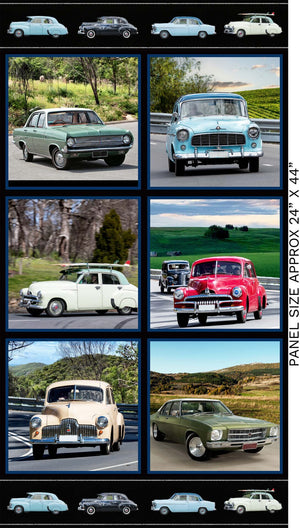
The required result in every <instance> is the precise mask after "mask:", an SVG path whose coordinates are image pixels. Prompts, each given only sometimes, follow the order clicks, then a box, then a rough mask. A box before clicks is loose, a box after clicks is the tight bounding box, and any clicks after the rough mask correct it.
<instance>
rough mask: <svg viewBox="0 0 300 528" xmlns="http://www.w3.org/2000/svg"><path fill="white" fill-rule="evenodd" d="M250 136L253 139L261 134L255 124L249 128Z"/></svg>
mask: <svg viewBox="0 0 300 528" xmlns="http://www.w3.org/2000/svg"><path fill="white" fill-rule="evenodd" d="M248 136H249V138H251V139H256V138H258V136H259V128H257V127H254V126H252V127H249V128H248Z"/></svg>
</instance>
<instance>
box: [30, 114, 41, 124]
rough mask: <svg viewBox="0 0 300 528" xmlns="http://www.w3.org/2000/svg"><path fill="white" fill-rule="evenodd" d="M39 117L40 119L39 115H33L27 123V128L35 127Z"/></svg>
mask: <svg viewBox="0 0 300 528" xmlns="http://www.w3.org/2000/svg"><path fill="white" fill-rule="evenodd" d="M39 117H40V114H33V116H32V117H31V119H30V121H29V123H28V125H27V126H29V127H36V126H37V123H38V120H39Z"/></svg>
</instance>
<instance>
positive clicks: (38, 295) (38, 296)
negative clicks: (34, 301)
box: [36, 290, 43, 299]
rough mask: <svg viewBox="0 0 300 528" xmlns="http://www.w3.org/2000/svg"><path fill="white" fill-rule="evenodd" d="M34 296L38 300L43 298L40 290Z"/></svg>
mask: <svg viewBox="0 0 300 528" xmlns="http://www.w3.org/2000/svg"><path fill="white" fill-rule="evenodd" d="M36 296H37V298H38V299H41V298H42V297H43V294H42V292H41V290H39V291H38V292H37V294H36Z"/></svg>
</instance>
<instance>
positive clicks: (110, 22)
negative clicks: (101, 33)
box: [105, 18, 114, 24]
mask: <svg viewBox="0 0 300 528" xmlns="http://www.w3.org/2000/svg"><path fill="white" fill-rule="evenodd" d="M113 23H114V19H113V18H106V19H105V24H113Z"/></svg>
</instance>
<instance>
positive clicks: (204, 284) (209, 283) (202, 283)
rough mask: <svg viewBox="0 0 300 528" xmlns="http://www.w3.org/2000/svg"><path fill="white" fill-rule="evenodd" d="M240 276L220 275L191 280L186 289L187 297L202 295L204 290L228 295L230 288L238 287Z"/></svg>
mask: <svg viewBox="0 0 300 528" xmlns="http://www.w3.org/2000/svg"><path fill="white" fill-rule="evenodd" d="M240 283H241V276H239V275H234V276H232V275H222V276H218V277H215V275H210V276H207V277H203V278H201V279H200V278H191V279H190V281H189V285H188V287H187V289H186V292H187V294H188V295H195V290H196V293H204V291H205V289H206V288H208V289H209V290H213V291H215V292H216V293H224V294H229V293H230V292H231V290H232V288H233V287H234V286H236V285H240Z"/></svg>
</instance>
